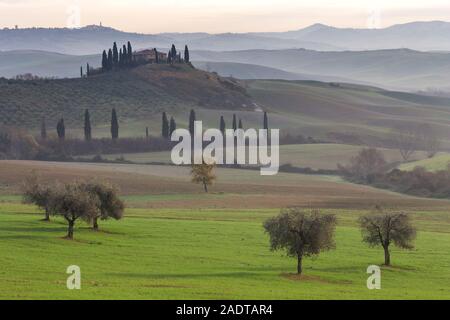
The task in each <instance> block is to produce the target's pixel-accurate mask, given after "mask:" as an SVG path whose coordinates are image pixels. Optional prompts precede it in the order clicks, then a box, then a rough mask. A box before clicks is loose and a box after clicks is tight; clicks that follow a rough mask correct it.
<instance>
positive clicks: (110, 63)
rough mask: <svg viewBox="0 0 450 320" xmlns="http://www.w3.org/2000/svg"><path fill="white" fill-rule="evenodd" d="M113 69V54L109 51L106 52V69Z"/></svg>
mask: <svg viewBox="0 0 450 320" xmlns="http://www.w3.org/2000/svg"><path fill="white" fill-rule="evenodd" d="M112 67H113V52H112V50H111V49H109V50H108V69H109V70H111V69H112Z"/></svg>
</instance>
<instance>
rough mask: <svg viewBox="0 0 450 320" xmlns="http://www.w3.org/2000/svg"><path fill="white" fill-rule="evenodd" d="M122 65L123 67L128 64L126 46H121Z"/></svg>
mask: <svg viewBox="0 0 450 320" xmlns="http://www.w3.org/2000/svg"><path fill="white" fill-rule="evenodd" d="M122 55H123V56H122V64H123V65H127V64H128V51H127V46H126V45H123V46H122Z"/></svg>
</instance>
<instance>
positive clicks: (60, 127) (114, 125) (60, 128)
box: [41, 108, 119, 141]
mask: <svg viewBox="0 0 450 320" xmlns="http://www.w3.org/2000/svg"><path fill="white" fill-rule="evenodd" d="M56 133H57V134H58V138H59V139H61V140H64V139H65V137H66V125H65V123H64V118H61V119H60V120H59V121H58V123H57V124H56ZM111 138H112V139H113V140H116V139H118V138H119V120H118V118H117V112H116V109H115V108H113V109H112V111H111ZM41 139H43V140H45V139H47V125H46V121H45V118H44V119H42V123H41ZM84 140H86V141H90V140H92V126H91V115H90V113H89V109H86V110H85V112H84Z"/></svg>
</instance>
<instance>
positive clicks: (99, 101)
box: [0, 64, 252, 128]
mask: <svg viewBox="0 0 450 320" xmlns="http://www.w3.org/2000/svg"><path fill="white" fill-rule="evenodd" d="M251 103H252V102H251V100H250V98H249V97H248V95H247V93H246V91H245V89H244V88H243V87H242V86H240V85H239V84H238V83H237V82H233V81H230V80H227V79H223V78H221V77H218V76H217V75H215V74H210V73H206V72H204V71H201V70H196V69H194V68H192V67H190V66H189V65H185V64H182V65H178V64H176V65H173V66H171V65H162V64H160V65H159V64H158V65H156V64H151V65H144V66H140V67H136V68H132V69H125V70H120V71H112V72H107V73H103V74H99V75H95V76H91V77H88V78H75V79H59V80H29V81H23V80H5V79H3V80H1V79H0V124H5V125H14V126H20V127H27V128H30V127H38V126H39V123H40V122H41V119H42V118H43V117H45V118H46V119H47V120H48V122H49V123H56V121H57V119H59V118H61V117H64V118H65V119H66V122H67V123H68V124H69V125H70V124H77V125H78V126H80V125H81V123H82V116H83V112H84V110H85V109H87V108H88V109H90V110H91V114H92V117H93V120H94V122H97V124H99V123H100V124H105V123H108V121H109V119H110V114H111V109H112V108H116V109H117V112H118V114H119V116H120V117H121V119H123V120H125V121H136V120H140V119H143V118H145V117H147V118H155V120H156V119H157V121H158V122H159V120H160V118H161V113H162V111H163V110H164V111H167V112H172V111H174V110H177V111H180V110H183V112H186V113H188V112H189V110H190V108H205V109H224V110H238V109H243V108H244V107H245V106H247V105H250V104H251Z"/></svg>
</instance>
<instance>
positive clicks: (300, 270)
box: [297, 254, 303, 274]
mask: <svg viewBox="0 0 450 320" xmlns="http://www.w3.org/2000/svg"><path fill="white" fill-rule="evenodd" d="M302 259H303V256H302V255H300V254H299V255H298V256H297V274H302V272H303V270H302Z"/></svg>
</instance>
